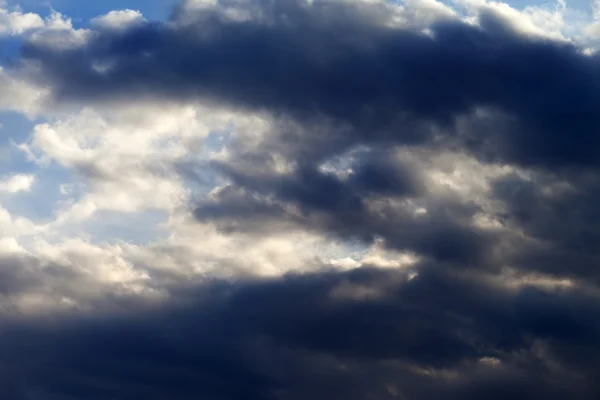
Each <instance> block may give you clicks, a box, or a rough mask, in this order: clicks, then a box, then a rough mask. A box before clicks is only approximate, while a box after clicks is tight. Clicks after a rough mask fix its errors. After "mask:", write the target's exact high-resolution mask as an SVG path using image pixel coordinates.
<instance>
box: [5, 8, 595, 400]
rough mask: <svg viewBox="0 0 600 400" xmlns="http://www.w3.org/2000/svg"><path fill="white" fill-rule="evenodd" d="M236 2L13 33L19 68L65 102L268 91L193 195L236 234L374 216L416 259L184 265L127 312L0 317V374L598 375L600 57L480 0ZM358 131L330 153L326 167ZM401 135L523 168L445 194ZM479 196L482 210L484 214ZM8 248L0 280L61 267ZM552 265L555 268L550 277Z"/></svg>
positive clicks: (88, 388) (365, 388)
mask: <svg viewBox="0 0 600 400" xmlns="http://www.w3.org/2000/svg"><path fill="white" fill-rule="evenodd" d="M227 4H230V3H227ZM231 4H233V3H231ZM231 4H230V5H231ZM236 7H241V8H242V9H243V11H245V12H246V13H247V14H248V15H250V17H249V18H246V19H242V20H239V19H237V20H236V19H232V18H229V17H227V16H226V14H225V13H224V12H223V10H222V9H220V8H209V9H204V10H200V11H195V12H190V11H189V10H187V11H183V10H184V7H183V6H181V7H179V8H177V9H176V10H175V12H174V14H173V18H172V20H171V21H169V23H141V24H137V25H135V26H131V27H128V28H124V29H121V30H118V31H116V30H112V31H102V30H100V31H95V32H93V33H92V34H91V37H90V39H89V41H88V42H86V43H85V44H83V45H82V46H80V47H76V48H71V49H60V50H57V49H56V48H50V47H47V46H44V45H43V44H40V43H34V42H29V43H25V44H24V46H23V48H22V54H21V59H20V60H19V62H18V63H16V65H25V64H28V63H38V65H39V67H40V68H39V71H38V72H37V73H36V74H35V75H31V76H29V78H30V79H36V80H38V82H40V83H43V84H45V85H48V87H49V88H50V89H51V92H52V96H53V101H55V102H57V103H62V102H66V103H69V102H71V103H81V102H83V103H89V104H97V103H109V102H116V103H118V102H120V101H136V100H135V99H136V98H138V97H142V98H146V97H156V98H157V99H159V100H160V101H162V100H165V101H167V100H175V101H182V102H186V101H201V102H205V103H211V104H218V105H219V106H223V107H226V108H228V109H231V110H234V111H235V110H239V111H245V112H251V113H252V112H256V113H260V115H266V116H267V117H266V118H267V119H268V120H269V123H270V124H271V125H270V132H269V134H268V135H266V136H265V137H264V138H262V140H261V141H260V143H258V144H257V145H254V146H248V145H247V143H246V142H244V141H243V140H242V139H240V140H238V141H236V139H235V137H234V139H232V141H231V142H230V143H229V144H228V148H227V150H228V152H229V153H228V155H229V157H228V158H226V159H220V160H219V161H218V162H217V161H214V162H212V163H210V164H209V165H203V166H202V167H203V168H205V169H204V171H203V172H205V171H210V172H211V173H215V174H218V175H219V176H220V177H221V178H223V179H224V180H226V181H227V184H226V185H224V187H222V188H221V189H220V190H219V191H217V192H215V193H213V194H211V196H210V197H209V198H206V199H202V200H200V201H199V202H198V203H197V204H194V205H193V208H194V217H195V218H197V219H198V220H202V221H209V222H212V223H214V224H215V225H216V226H217V227H219V228H221V229H222V230H224V231H243V232H245V233H247V234H249V235H262V234H265V233H268V234H276V233H278V232H281V231H286V230H308V231H312V232H317V233H320V234H323V235H329V236H330V237H332V238H335V239H338V238H341V239H343V240H345V241H351V240H356V239H358V240H360V241H361V242H363V243H365V244H372V243H373V242H374V241H375V240H376V239H380V238H381V239H383V241H384V244H385V246H386V247H387V249H393V250H401V251H410V252H412V253H415V254H416V255H418V256H419V257H420V258H421V262H420V263H419V264H418V265H416V266H414V268H412V269H411V272H412V271H416V272H417V273H418V275H417V277H416V278H414V279H411V278H410V277H411V275H409V272H408V271H382V270H377V269H371V268H368V266H363V268H359V269H357V270H355V271H351V272H344V273H341V272H331V271H328V270H326V269H324V270H323V271H321V272H320V273H315V274H311V275H308V274H307V275H299V276H295V275H292V276H286V277H283V278H279V279H273V280H271V281H247V280H242V279H241V278H240V280H238V281H237V282H225V281H216V280H213V281H210V280H207V281H206V282H204V283H202V284H191V285H189V286H186V287H184V286H182V284H181V283H180V281H177V283H170V284H169V285H167V286H169V287H168V288H167V289H168V292H169V293H170V294H171V301H170V302H168V303H166V304H164V305H163V306H162V308H161V307H159V308H158V309H153V310H150V311H149V310H148V308H147V307H142V306H141V305H140V304H139V303H137V302H135V301H132V302H127V301H121V302H117V303H118V304H120V305H122V308H121V309H123V310H125V311H124V313H118V312H116V311H115V309H116V307H113V308H110V312H108V313H106V314H103V315H93V314H92V315H87V314H85V315H84V314H70V315H68V316H66V317H64V318H62V317H56V319H53V318H54V317H50V318H49V320H41V321H35V320H31V319H28V318H24V319H20V320H9V319H6V320H3V321H2V322H3V325H4V327H5V330H4V334H3V336H2V341H0V368H1V370H0V376H1V378H0V379H2V380H0V386H1V387H0V394H1V395H3V396H4V397H6V398H9V399H12V398H14V399H20V398H32V399H36V398H43V399H55V398H56V399H71V398H90V399H108V398H111V399H125V398H138V397H143V398H148V399H153V398H156V399H158V398H177V399H179V398H180V399H187V398H190V399H192V398H194V399H195V398H199V397H200V398H207V399H238V398H250V399H290V400H292V399H304V398H314V399H326V398H327V399H329V398H338V397H339V398H349V399H365V398H377V399H386V398H390V399H391V398H401V399H430V398H447V399H457V400H458V399H461V400H464V399H480V398H491V399H494V398H498V399H501V398H502V399H505V398H515V399H563V398H572V399H582V400H583V399H593V398H598V397H600V387H599V386H598V383H597V382H598V378H600V371H599V370H598V366H597V365H596V364H597V363H596V362H595V360H597V359H598V357H599V356H600V354H598V349H600V343H599V342H598V338H599V337H600V335H599V334H600V332H599V330H600V326H599V325H598V321H600V319H599V317H600V309H599V308H598V306H597V304H599V303H598V294H597V293H598V278H599V275H598V273H597V270H598V267H597V264H598V263H597V261H598V255H597V250H596V246H595V243H596V242H597V239H598V228H597V226H599V222H600V221H599V218H598V217H599V216H598V212H597V211H596V210H595V208H596V206H595V204H597V201H596V200H598V199H599V198H600V196H599V194H600V188H599V186H598V182H599V181H598V179H599V176H598V169H597V168H598V164H597V163H598V160H600V157H598V156H599V154H598V148H600V146H598V145H599V144H600V143H599V142H598V139H597V135H596V134H595V132H596V131H597V130H598V128H599V127H600V117H598V113H597V112H596V105H597V104H599V103H600V102H599V100H600V90H599V88H598V84H597V82H598V68H599V67H600V64H599V61H598V57H597V56H596V55H591V56H590V55H585V54H583V52H582V51H581V50H580V49H579V48H577V46H576V45H574V44H572V43H564V42H557V41H552V40H550V39H540V38H532V37H526V36H523V35H520V34H518V33H516V32H515V31H513V30H512V29H511V28H509V27H507V26H505V24H504V23H503V22H502V21H501V19H500V18H499V17H498V16H495V15H493V14H492V13H491V12H490V13H487V14H486V13H484V14H482V16H481V18H480V25H479V26H475V25H470V24H466V23H464V22H462V21H460V20H458V19H441V20H438V21H437V22H434V23H432V24H430V25H429V26H428V28H429V29H430V34H424V33H421V32H420V31H417V30H415V29H412V28H411V27H408V26H406V27H395V28H390V27H389V23H390V21H391V19H390V16H389V13H388V12H387V11H386V9H385V7H383V8H382V6H381V4H379V5H373V4H371V5H368V4H359V5H352V4H346V3H341V2H340V3H337V2H336V3H325V2H315V4H314V5H313V6H310V7H309V6H307V5H306V4H305V3H304V2H297V1H292V0H290V1H287V0H282V1H275V2H263V1H258V2H254V3H252V4H246V5H239V4H237V5H236ZM388 11H389V10H388ZM386 24H387V25H386ZM98 66H107V68H100V69H99V68H97V67H98ZM234 136H235V135H234ZM361 146H362V148H366V150H364V151H363V152H358V153H357V154H354V155H353V157H354V158H351V159H350V160H349V161H347V163H348V164H349V165H347V166H344V168H342V167H340V168H337V170H336V171H331V170H327V169H326V168H324V163H325V164H326V163H327V162H332V160H334V159H336V157H340V156H342V158H343V156H344V155H347V154H348V151H350V150H355V149H356V148H361ZM398 150H401V151H404V152H409V153H410V152H418V151H421V152H424V153H429V154H431V153H436V152H449V151H451V152H454V153H455V154H458V155H460V156H461V157H472V158H473V159H475V160H477V162H478V163H479V164H477V165H478V167H480V168H484V167H488V166H489V165H491V164H492V163H498V165H504V164H509V165H510V167H511V168H512V169H513V170H515V171H517V172H514V173H513V174H504V175H503V176H502V177H494V178H485V184H486V185H489V187H490V188H489V191H485V190H484V191H483V192H484V194H477V195H472V196H471V195H469V194H467V195H463V196H458V195H456V194H453V195H441V194H440V191H436V190H435V188H432V184H431V183H430V182H429V183H428V181H427V180H428V179H429V180H431V178H430V177H428V176H427V173H426V172H427V171H424V170H421V169H420V167H419V165H418V163H414V164H411V163H410V162H407V161H406V160H401V159H400V158H397V157H396V151H398ZM415 157H417V156H415ZM423 157H425V156H423ZM276 158H280V159H283V160H284V161H285V163H287V164H288V166H289V168H288V169H286V170H285V171H284V172H282V171H281V170H277V168H275V166H274V165H275V164H276V162H275V159H276ZM432 162H433V163H434V161H432ZM196 167H197V166H196ZM346 167H348V168H346ZM442 167H443V166H440V168H442ZM186 168H187V166H185V165H184V166H182V167H181V169H182V173H183V174H186V173H187V174H188V176H194V173H193V172H191V171H192V169H193V168H192V167H190V168H189V170H188V171H186ZM345 169H352V172H351V173H347V171H343V170H345ZM84 172H87V173H88V174H91V175H93V174H97V172H96V171H95V170H94V171H92V170H91V169H90V170H89V171H88V170H85V171H84ZM94 176H95V175H94ZM212 179H214V177H212V176H211V180H212ZM438 184H439V183H438ZM419 206H423V207H424V212H420V213H419V212H417V210H416V208H418V207H419ZM481 215H484V216H486V217H488V218H489V219H491V220H494V221H495V222H497V225H496V226H494V227H489V226H483V225H482V224H477V223H476V222H475V221H476V219H477V217H478V216H481ZM198 245H199V246H201V245H202V244H201V243H199V244H198ZM15 265H17V264H11V263H6V264H4V265H2V268H0V278H2V282H1V283H0V295H5V294H11V293H13V292H15V293H16V292H19V291H27V290H34V289H36V290H37V289H39V288H40V287H43V284H44V283H47V282H48V281H50V282H53V281H52V279H53V278H52V277H53V276H54V275H52V273H50V272H51V271H50V272H48V275H35V274H33V275H31V274H29V272H28V271H29V270H28V269H27V268H25V267H20V266H15ZM18 265H25V264H18ZM511 274H512V275H511ZM40 276H43V277H44V278H40ZM551 278H559V279H568V280H569V282H568V283H567V284H565V285H563V286H560V285H556V284H554V285H550V286H551V289H548V288H545V289H544V285H543V284H542V283H543V282H542V281H543V280H549V279H551ZM73 279H75V280H76V281H78V282H79V280H81V281H80V282H81V283H82V284H81V287H85V288H88V289H89V288H90V287H92V288H94V286H93V285H92V284H91V283H90V282H88V281H86V280H85V279H83V278H82V277H81V276H79V275H77V274H75V273H74V276H73ZM511 279H512V281H511ZM526 279H529V280H530V281H531V280H533V281H534V283H530V284H528V285H525V284H523V283H522V282H523V281H525V280H526ZM503 280H504V282H503V283H500V282H502V281H503ZM515 282H517V283H515ZM519 282H520V283H519ZM86 285H89V286H86ZM40 290H41V289H40ZM96 290H100V289H98V288H96ZM105 296H106V298H110V295H108V294H105ZM117 297H118V296H117ZM100 298H102V296H100ZM99 301H100V300H99ZM142 303H143V302H142ZM23 354H31V355H30V356H29V357H23ZM2 390H4V392H2Z"/></svg>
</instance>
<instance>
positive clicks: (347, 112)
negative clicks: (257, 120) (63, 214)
mask: <svg viewBox="0 0 600 400" xmlns="http://www.w3.org/2000/svg"><path fill="white" fill-rule="evenodd" d="M240 7H241V8H242V11H246V12H248V7H250V6H248V7H243V6H240V5H238V8H240ZM253 7H254V8H252V10H253V12H250V15H254V17H251V18H247V19H244V20H242V21H239V20H235V19H231V18H228V17H226V16H225V13H224V12H223V11H222V10H223V8H217V9H205V10H204V11H197V12H196V13H195V14H192V15H191V16H190V15H189V14H190V12H188V13H187V19H188V20H190V21H188V23H183V22H181V21H180V19H181V18H183V17H180V18H179V19H177V18H175V19H174V20H173V21H172V23H171V24H163V23H146V24H143V25H141V26H134V27H131V28H129V29H124V30H119V31H96V32H95V33H94V34H93V35H92V37H91V39H90V40H89V42H88V43H87V44H85V45H83V46H82V47H78V48H75V49H71V50H55V49H54V48H50V47H44V46H43V45H39V44H35V43H28V44H26V45H25V46H24V48H23V50H22V58H23V60H25V61H29V62H39V63H41V76H39V77H38V78H40V79H42V80H43V81H44V82H45V83H46V84H48V85H50V87H51V88H53V89H54V94H55V97H56V100H64V99H70V100H71V101H77V102H79V101H81V100H82V99H85V100H86V101H97V100H98V99H102V98H103V99H105V100H108V101H114V100H115V99H117V98H119V97H121V98H123V97H126V98H136V97H139V96H151V97H154V96H160V97H162V98H171V99H176V100H182V99H186V98H187V99H190V98H200V99H203V100H205V101H214V102H218V103H224V104H229V105H233V106H235V107H239V108H242V109H249V110H267V111H269V112H271V113H275V114H278V115H286V116H288V117H289V118H292V119H294V120H296V121H300V122H301V123H311V121H312V122H314V121H316V118H319V117H324V118H328V119H330V120H331V121H333V123H334V124H335V125H338V126H347V127H350V128H349V129H348V130H345V131H344V134H341V133H340V132H338V131H339V129H338V130H330V132H329V133H328V134H327V137H324V138H322V137H319V138H316V137H313V138H309V136H310V134H308V133H306V132H304V133H305V135H306V136H305V137H303V140H304V141H307V140H314V141H316V142H318V143H319V145H320V146H317V147H315V148H313V150H315V151H318V152H319V153H321V154H324V153H325V152H329V153H331V152H338V151H340V148H341V147H343V146H348V145H352V144H357V143H373V142H385V143H400V144H402V143H404V144H406V143H424V142H425V143H426V142H430V141H431V140H433V139H434V138H436V137H437V134H439V133H440V132H442V133H445V134H446V135H450V137H458V138H459V139H460V142H461V143H462V144H463V146H466V147H468V148H470V150H471V151H473V152H475V153H476V154H480V153H481V152H482V151H483V150H484V149H489V148H492V149H493V152H492V154H486V156H488V157H493V158H494V159H498V160H505V161H514V162H518V163H523V164H528V165H549V164H550V165H557V164H565V165H590V164H593V165H596V164H597V160H598V159H600V157H598V155H599V154H598V150H597V149H598V148H600V147H599V146H598V141H597V139H596V136H597V135H595V134H594V132H595V131H596V130H597V127H598V126H599V122H600V120H599V117H598V115H597V113H596V111H595V110H596V104H597V103H598V101H599V100H600V90H599V86H598V73H597V71H598V67H599V66H600V64H599V63H598V59H597V57H596V56H587V55H584V54H583V52H581V51H580V49H578V48H577V47H576V46H575V45H573V44H569V43H564V42H556V41H552V40H544V39H537V38H530V37H525V36H523V35H519V34H517V33H515V32H513V31H511V29H510V28H508V27H507V26H505V25H504V24H503V22H502V20H501V19H500V17H498V16H495V15H494V14H493V13H489V12H488V13H487V14H486V13H484V14H483V15H482V17H481V18H480V20H481V21H480V22H481V24H480V25H481V26H474V25H468V24H465V23H463V22H460V21H454V20H444V21H438V22H434V23H433V24H432V25H431V26H430V27H429V28H430V31H431V35H425V34H421V33H418V32H414V31H413V30H411V29H408V28H407V29H402V28H394V29H392V28H389V27H387V26H386V25H385V24H386V23H388V22H390V21H391V16H390V14H391V13H390V12H388V13H387V14H386V13H385V10H383V11H382V9H381V7H382V6H381V4H375V5H368V4H362V5H354V6H352V5H348V4H344V3H341V2H340V3H336V4H334V2H316V3H315V4H313V5H312V6H309V5H308V4H307V3H305V2H303V1H295V0H281V1H275V2H266V1H265V2H257V3H256V4H255V5H254V6H253ZM96 66H108V69H102V70H98V69H97V68H96ZM566 98H568V99H569V101H565V99H566ZM482 107H485V108H490V109H492V110H495V111H497V112H499V113H503V115H506V116H507V118H509V120H510V121H511V123H504V125H505V128H506V129H504V130H502V129H489V128H490V125H489V124H486V123H483V126H482V124H481V123H479V124H475V125H476V127H479V128H480V129H475V127H472V129H470V130H468V131H467V132H458V131H457V129H456V126H455V122H456V118H457V117H459V116H462V115H468V114H470V113H471V112H473V111H474V110H476V109H479V108H482ZM488 122H489V121H488ZM501 122H503V121H502V119H498V118H494V119H493V120H492V121H491V123H492V124H495V125H498V124H499V123H501ZM332 139H335V140H333V143H332ZM328 143H329V146H328V145H327V144H328Z"/></svg>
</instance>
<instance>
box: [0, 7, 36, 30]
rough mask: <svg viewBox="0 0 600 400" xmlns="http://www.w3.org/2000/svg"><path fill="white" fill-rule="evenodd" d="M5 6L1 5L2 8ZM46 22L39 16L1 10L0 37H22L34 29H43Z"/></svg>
mask: <svg viewBox="0 0 600 400" xmlns="http://www.w3.org/2000/svg"><path fill="white" fill-rule="evenodd" d="M2 6H3V5H2V4H0V7H2ZM43 26H44V20H43V19H42V18H41V17H40V16H39V15H37V14H33V13H22V12H21V11H18V10H17V11H8V10H6V9H2V8H0V36H2V35H22V34H23V33H25V32H28V31H31V30H33V29H38V28H42V27H43Z"/></svg>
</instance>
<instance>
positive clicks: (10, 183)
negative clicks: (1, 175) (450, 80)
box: [0, 174, 35, 193]
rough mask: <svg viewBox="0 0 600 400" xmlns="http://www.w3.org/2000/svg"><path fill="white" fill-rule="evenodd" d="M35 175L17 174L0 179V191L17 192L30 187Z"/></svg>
mask: <svg viewBox="0 0 600 400" xmlns="http://www.w3.org/2000/svg"><path fill="white" fill-rule="evenodd" d="M34 181H35V177H34V176H33V175H25V174H18V175H12V176H10V177H7V178H5V179H1V180H0V193H1V192H5V193H17V192H23V191H28V190H30V189H31V186H32V185H33V182H34Z"/></svg>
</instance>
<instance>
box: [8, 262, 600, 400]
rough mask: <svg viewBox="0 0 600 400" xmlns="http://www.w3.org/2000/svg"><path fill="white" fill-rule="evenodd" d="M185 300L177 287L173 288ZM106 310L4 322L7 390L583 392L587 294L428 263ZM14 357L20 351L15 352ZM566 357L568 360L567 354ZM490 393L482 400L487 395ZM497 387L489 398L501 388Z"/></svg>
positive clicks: (531, 395) (384, 394) (589, 347)
mask: <svg viewBox="0 0 600 400" xmlns="http://www.w3.org/2000/svg"><path fill="white" fill-rule="evenodd" d="M186 293H187V295H185V294H186ZM176 297H177V298H178V299H179V300H177V302H175V303H173V304H171V305H166V306H163V307H161V308H159V309H155V310H151V311H148V310H146V311H143V310H142V311H140V310H138V311H137V312H135V313H130V312H124V313H121V314H118V315H115V314H113V315H112V316H110V315H109V316H84V315H80V316H76V315H75V316H73V315H72V316H65V317H54V318H46V319H38V320H29V321H28V320H19V321H15V320H13V321H6V320H5V321H4V331H3V335H2V341H1V342H0V354H1V359H0V360H1V361H0V366H1V369H2V371H3V373H2V376H3V377H6V376H10V377H11V381H10V384H7V385H3V387H2V389H1V390H3V391H4V392H1V391H0V393H3V394H4V395H5V398H7V399H20V398H32V399H35V398H43V399H63V398H64V399H71V398H82V397H85V398H89V399H107V398H111V399H128V398H132V397H136V398H137V397H144V398H148V399H162V398H166V397H169V398H178V399H192V398H198V397H202V398H208V399H239V398H251V399H300V398H306V397H310V398H315V399H326V398H331V396H332V395H334V396H344V397H347V398H351V399H364V398H368V397H369V396H371V395H372V396H376V398H382V399H386V398H389V399H392V398H398V397H400V398H408V399H428V398H432V397H437V396H442V397H443V398H450V399H476V398H478V396H482V395H484V394H485V395H486V396H487V395H489V396H492V398H506V396H511V397H512V398H517V399H538V398H540V399H541V398H545V399H561V398H565V396H567V397H569V398H573V399H592V398H594V396H595V395H598V394H599V393H600V392H599V390H600V387H598V385H597V382H596V381H595V380H594V379H595V378H596V377H598V372H599V371H598V366H597V365H595V364H594V363H593V359H594V357H597V356H598V355H600V354H598V349H599V348H600V346H599V345H600V343H598V337H599V336H598V333H600V332H598V329H599V325H598V321H599V319H598V317H600V309H599V308H598V306H597V304H598V302H597V299H596V298H593V297H589V296H585V295H581V294H578V293H576V292H575V291H571V290H566V291H564V292H561V293H559V292H548V291H540V290H539V289H531V288H530V289H527V288H525V289H522V290H508V289H504V288H502V287H501V286H496V285H490V284H486V283H485V281H480V280H478V279H476V278H473V277H465V276H457V275H452V274H448V273H447V272H444V271H443V269H440V268H439V267H434V266H428V267H426V266H424V267H423V268H422V269H421V274H420V275H419V276H418V277H417V278H414V279H412V280H411V279H409V278H408V275H407V273H403V272H398V271H395V272H394V271H381V270H374V269H368V268H365V269H359V270H355V271H352V272H347V273H334V272H322V273H320V274H317V275H304V276H289V277H286V278H283V279H277V280H273V281H264V282H243V281H239V282H237V283H226V282H217V281H215V282H212V283H206V284H202V285H200V286H196V287H194V288H190V290H183V289H182V288H179V290H178V295H177V296H176ZM24 354H27V356H25V357H24V356H23V355H24ZM575 354H578V356H577V357H574V355H575ZM493 396H496V397H493ZM502 396H504V397H502Z"/></svg>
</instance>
